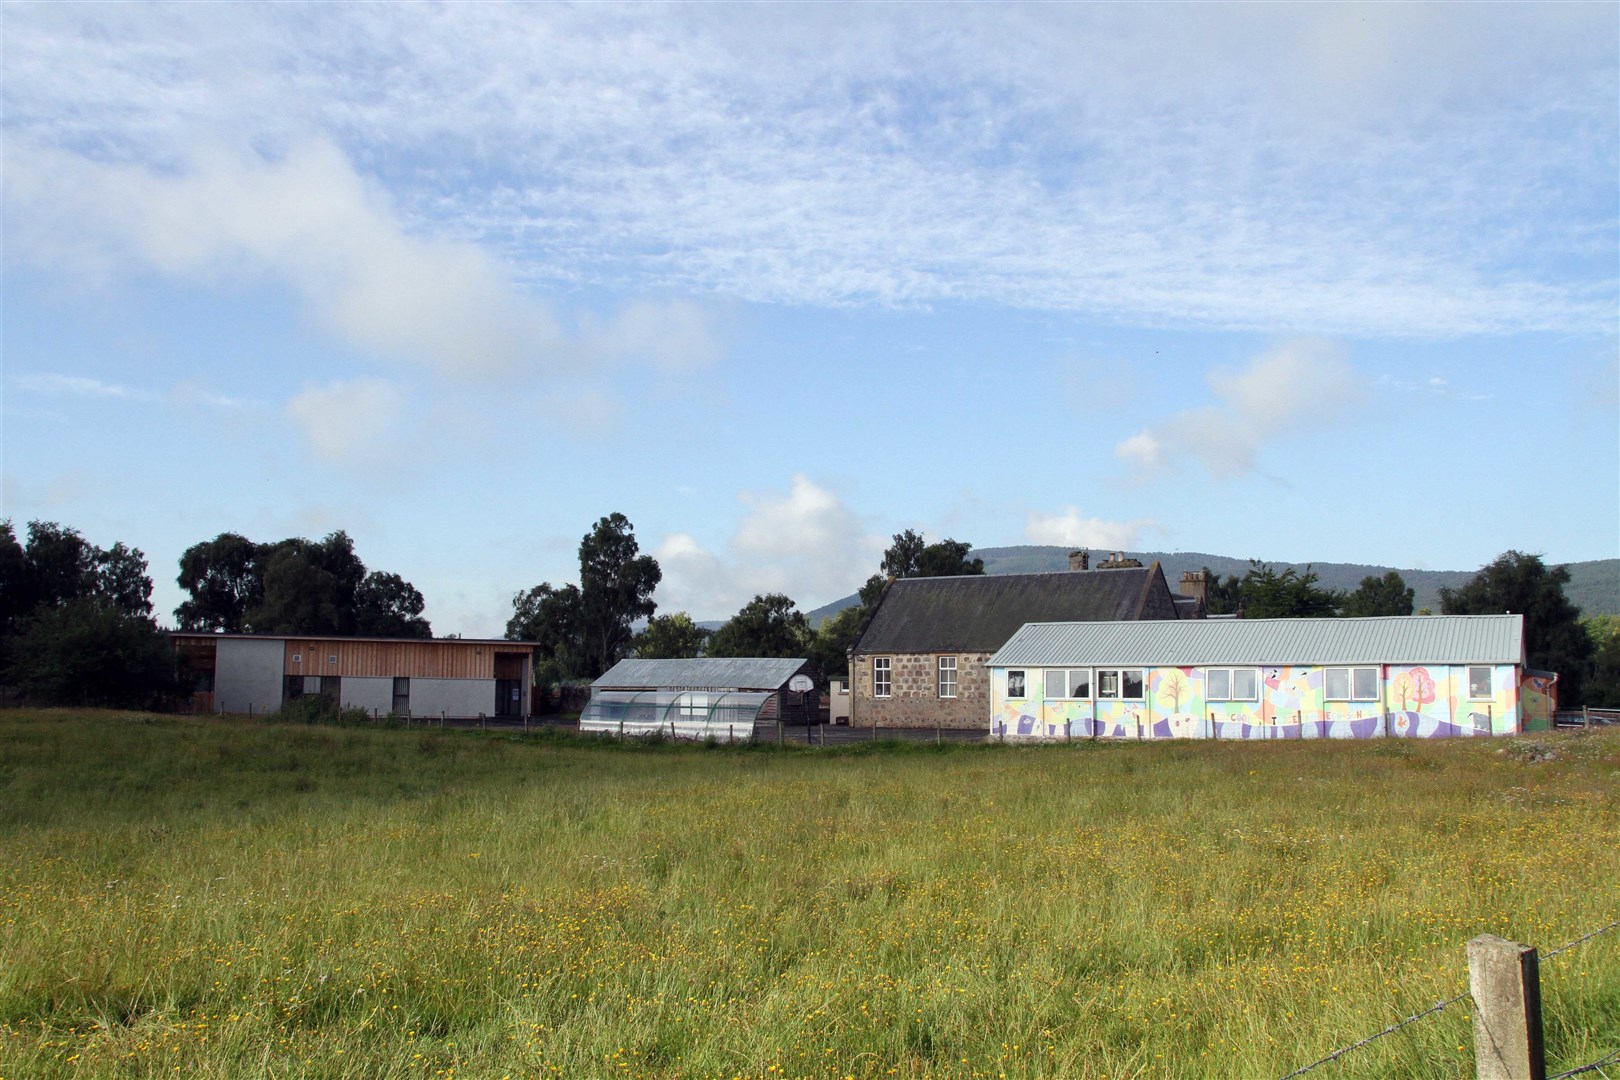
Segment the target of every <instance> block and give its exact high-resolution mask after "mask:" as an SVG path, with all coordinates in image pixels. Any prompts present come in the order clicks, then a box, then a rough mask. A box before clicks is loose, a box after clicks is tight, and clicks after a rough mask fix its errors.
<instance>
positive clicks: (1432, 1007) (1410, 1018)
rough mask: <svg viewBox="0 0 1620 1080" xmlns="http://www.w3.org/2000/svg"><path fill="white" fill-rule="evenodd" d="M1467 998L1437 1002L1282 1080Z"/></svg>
mask: <svg viewBox="0 0 1620 1080" xmlns="http://www.w3.org/2000/svg"><path fill="white" fill-rule="evenodd" d="M1467 996H1468V991H1467V990H1464V991H1463V992H1462V993H1460V994H1458V995H1457V996H1456V997H1449V998H1446V1000H1444V1001H1437V1002H1435V1003H1434V1004H1433V1005H1430V1006H1429V1007H1428V1008H1427V1009H1424V1010H1423V1011H1422V1012H1420V1013H1413V1014H1412V1015H1411V1016H1408V1017H1407V1018H1406V1019H1405V1020H1397V1021H1396V1022H1395V1023H1393V1024H1391V1025H1389V1027H1387V1028H1385V1029H1384V1030H1383V1031H1380V1032H1377V1033H1375V1034H1372V1035H1369V1036H1367V1037H1366V1038H1365V1039H1362V1040H1361V1041H1360V1042H1353V1043H1351V1044H1350V1045H1349V1046H1343V1047H1340V1048H1339V1049H1337V1050H1335V1051H1333V1053H1331V1054H1329V1055H1328V1056H1327V1057H1325V1058H1320V1059H1318V1060H1316V1061H1313V1062H1311V1063H1310V1064H1309V1065H1301V1066H1300V1067H1299V1068H1297V1069H1295V1070H1294V1071H1293V1072H1291V1073H1289V1074H1288V1075H1287V1076H1285V1077H1283V1078H1282V1080H1293V1078H1294V1077H1296V1076H1304V1075H1305V1074H1306V1073H1308V1072H1310V1071H1311V1070H1312V1069H1314V1068H1316V1067H1318V1066H1320V1065H1326V1064H1327V1063H1328V1062H1330V1061H1334V1060H1337V1059H1338V1058H1340V1057H1343V1056H1344V1055H1345V1054H1348V1053H1349V1052H1350V1051H1352V1050H1360V1049H1361V1048H1362V1047H1363V1046H1366V1045H1367V1044H1368V1043H1370V1042H1376V1041H1377V1040H1379V1039H1382V1038H1383V1037H1384V1036H1385V1035H1393V1034H1394V1033H1395V1032H1397V1031H1399V1030H1401V1028H1403V1027H1405V1026H1406V1025H1407V1024H1415V1023H1417V1022H1418V1021H1419V1020H1422V1019H1423V1018H1424V1017H1425V1016H1432V1015H1434V1014H1435V1013H1437V1012H1439V1011H1440V1010H1442V1009H1444V1008H1447V1007H1448V1006H1451V1005H1455V1004H1457V1002H1459V1001H1461V1000H1462V999H1463V998H1465V997H1467Z"/></svg>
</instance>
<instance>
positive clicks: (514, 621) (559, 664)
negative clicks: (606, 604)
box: [506, 581, 584, 683]
mask: <svg viewBox="0 0 1620 1080" xmlns="http://www.w3.org/2000/svg"><path fill="white" fill-rule="evenodd" d="M580 610H581V604H580V596H579V586H577V585H564V586H563V587H562V588H560V589H559V588H553V587H552V585H551V582H549V581H542V582H541V583H540V584H538V585H536V586H535V587H534V588H532V589H529V590H528V591H527V592H520V593H518V594H517V595H516V596H514V597H512V617H511V618H510V619H508V620H506V637H507V640H508V641H532V642H534V643H535V644H536V645H538V646H539V648H538V649H536V650H535V669H536V674H538V675H540V676H542V677H543V681H544V682H546V683H555V682H558V681H559V680H562V679H572V678H576V677H578V676H579V674H580V673H581V672H582V671H583V669H584V658H583V657H582V656H581V633H580V622H579V617H580Z"/></svg>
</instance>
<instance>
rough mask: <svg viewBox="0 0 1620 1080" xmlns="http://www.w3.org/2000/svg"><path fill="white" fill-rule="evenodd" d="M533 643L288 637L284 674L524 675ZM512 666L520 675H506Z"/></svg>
mask: <svg viewBox="0 0 1620 1080" xmlns="http://www.w3.org/2000/svg"><path fill="white" fill-rule="evenodd" d="M533 652H534V647H533V646H532V645H524V644H520V643H518V642H490V641H379V640H371V639H364V638H358V639H334V638H288V639H287V640H286V643H285V646H284V650H283V657H282V673H283V674H285V675H339V676H342V675H348V676H354V677H360V678H365V677H371V678H388V677H393V678H411V679H494V678H513V677H517V678H521V677H522V670H523V667H524V666H525V665H527V663H528V662H529V659H530V657H531V656H532V655H533ZM513 669H515V670H516V671H517V675H516V676H514V675H511V674H508V673H509V672H511V671H512V670H513Z"/></svg>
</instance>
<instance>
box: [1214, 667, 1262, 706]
mask: <svg viewBox="0 0 1620 1080" xmlns="http://www.w3.org/2000/svg"><path fill="white" fill-rule="evenodd" d="M1217 671H1221V672H1225V673H1226V693H1225V694H1216V693H1215V691H1214V690H1213V689H1212V680H1211V679H1210V676H1211V675H1213V674H1215V673H1216V672H1217ZM1240 671H1246V672H1248V673H1249V675H1251V676H1252V677H1253V679H1254V686H1253V692H1252V693H1249V694H1239V693H1238V691H1237V677H1238V672H1240ZM1204 700H1205V701H1259V700H1260V669H1259V668H1252V667H1232V668H1229V667H1220V668H1205V669H1204Z"/></svg>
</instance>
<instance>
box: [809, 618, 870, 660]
mask: <svg viewBox="0 0 1620 1080" xmlns="http://www.w3.org/2000/svg"><path fill="white" fill-rule="evenodd" d="M866 615H867V608H866V607H865V606H864V605H862V604H851V605H850V606H849V607H847V608H845V609H844V610H843V611H840V612H839V613H838V614H836V615H834V616H832V617H831V618H829V619H826V620H824V621H823V622H822V624H821V625H820V626H819V627H817V629H816V632H815V636H814V637H812V638H811V640H810V654H809V655H810V659H811V660H812V661H814V663H815V665H816V670H817V671H819V672H821V674H822V675H823V676H824V677H826V678H842V677H845V676H847V675H849V650H850V649H852V648H854V647H855V641H856V639H857V638H859V637H860V634H861V628H862V627H863V626H865V625H866Z"/></svg>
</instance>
